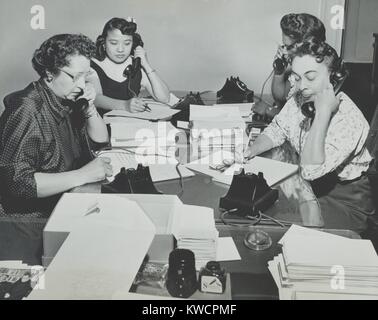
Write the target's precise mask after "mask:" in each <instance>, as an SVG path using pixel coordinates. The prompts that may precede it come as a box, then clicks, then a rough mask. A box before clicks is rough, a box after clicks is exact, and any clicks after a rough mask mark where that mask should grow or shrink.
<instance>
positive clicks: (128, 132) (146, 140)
mask: <svg viewBox="0 0 378 320" xmlns="http://www.w3.org/2000/svg"><path fill="white" fill-rule="evenodd" d="M110 127H111V132H112V135H111V143H112V146H113V147H154V148H155V149H157V148H159V147H167V146H174V145H175V143H176V140H175V139H176V134H177V133H178V132H179V130H177V129H176V128H175V127H174V126H173V125H172V124H171V123H170V122H165V121H161V122H149V121H145V120H133V121H130V122H122V121H121V122H112V123H111V124H110Z"/></svg>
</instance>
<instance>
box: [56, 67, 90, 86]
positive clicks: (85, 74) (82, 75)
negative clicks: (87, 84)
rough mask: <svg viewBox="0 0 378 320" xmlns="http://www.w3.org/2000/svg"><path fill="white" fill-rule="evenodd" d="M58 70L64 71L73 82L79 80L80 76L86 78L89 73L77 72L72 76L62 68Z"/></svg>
mask: <svg viewBox="0 0 378 320" xmlns="http://www.w3.org/2000/svg"><path fill="white" fill-rule="evenodd" d="M59 70H60V71H62V72H63V73H65V74H66V75H67V76H69V77H70V78H71V79H72V81H73V82H75V83H76V82H78V81H79V80H80V78H84V80H85V79H86V78H87V76H88V75H89V72H86V73H79V74H77V75H76V76H73V75H72V74H71V73H69V72H67V71H65V70H63V69H59Z"/></svg>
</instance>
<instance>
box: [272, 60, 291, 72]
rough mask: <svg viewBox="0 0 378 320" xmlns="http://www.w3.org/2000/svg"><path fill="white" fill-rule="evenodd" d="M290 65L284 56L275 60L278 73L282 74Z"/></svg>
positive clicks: (274, 66)
mask: <svg viewBox="0 0 378 320" xmlns="http://www.w3.org/2000/svg"><path fill="white" fill-rule="evenodd" d="M288 65H289V63H288V61H287V60H286V59H285V57H284V56H283V57H282V58H277V59H276V60H274V62H273V68H274V71H275V72H276V74H278V75H281V74H283V73H284V72H285V70H286V68H287V66H288Z"/></svg>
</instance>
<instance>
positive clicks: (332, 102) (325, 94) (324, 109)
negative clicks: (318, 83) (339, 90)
mask: <svg viewBox="0 0 378 320" xmlns="http://www.w3.org/2000/svg"><path fill="white" fill-rule="evenodd" d="M314 105H315V110H316V114H318V115H320V116H323V115H324V116H326V117H331V115H332V114H334V113H336V112H337V111H338V110H339V105H340V99H339V98H338V97H336V96H335V91H334V89H333V87H332V85H331V83H329V84H328V86H327V87H326V88H325V89H324V90H323V91H321V92H320V93H318V94H317V95H316V97H315V101H314Z"/></svg>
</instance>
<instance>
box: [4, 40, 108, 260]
mask: <svg viewBox="0 0 378 320" xmlns="http://www.w3.org/2000/svg"><path fill="white" fill-rule="evenodd" d="M94 52H95V45H94V43H93V42H92V41H91V40H90V39H89V38H87V37H86V36H84V35H75V34H60V35H56V36H53V37H51V38H50V39H48V40H46V41H45V42H44V43H43V44H42V45H41V47H40V48H39V49H37V50H36V51H35V53H34V56H33V59H32V64H33V67H34V69H35V70H36V71H37V73H38V74H39V76H40V79H39V80H38V81H35V82H32V83H31V84H29V85H28V86H27V87H26V88H25V89H22V90H21V91H17V92H14V93H12V94H9V95H8V96H6V97H5V98H4V105H5V111H4V112H3V114H2V115H1V117H0V180H1V182H2V183H1V184H0V193H1V199H2V206H3V209H4V212H5V214H6V215H8V216H10V217H13V218H16V219H17V217H19V218H20V221H21V220H22V221H25V219H24V218H47V217H48V216H49V215H50V213H51V212H52V210H53V208H54V206H55V204H56V203H57V201H58V199H59V197H60V195H61V194H62V193H63V192H65V191H68V190H70V189H71V188H74V187H77V186H80V185H83V184H86V183H91V182H95V181H101V180H103V179H104V178H105V177H106V176H110V175H111V174H112V168H111V165H110V160H108V159H105V160H104V159H99V158H98V159H94V160H92V157H91V146H92V145H93V143H107V142H108V140H109V137H108V132H107V129H106V125H105V124H104V122H103V120H102V118H101V117H100V116H99V115H98V113H97V110H96V108H95V107H94V104H93V101H94V99H95V90H94V88H93V86H92V85H90V84H88V83H87V81H86V77H87V75H88V73H89V72H90V59H91V58H92V56H93V54H94ZM16 222H17V220H16ZM19 231H20V230H19ZM39 231H40V232H42V230H39ZM20 234H22V236H25V235H27V234H29V233H28V231H26V230H23V231H22V230H21V231H20ZM33 234H34V233H33ZM33 237H34V240H36V243H35V244H36V246H37V247H38V246H40V245H41V242H40V240H41V238H39V237H41V233H40V234H37V235H35V234H34V236H33ZM29 247H30V245H29ZM25 248H26V247H25ZM25 248H24V249H25ZM19 249H21V250H22V249H23V248H21V246H19ZM29 249H30V248H29ZM34 249H35V250H38V248H36V247H34ZM30 250H33V249H30ZM36 255H37V256H38V254H36Z"/></svg>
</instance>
